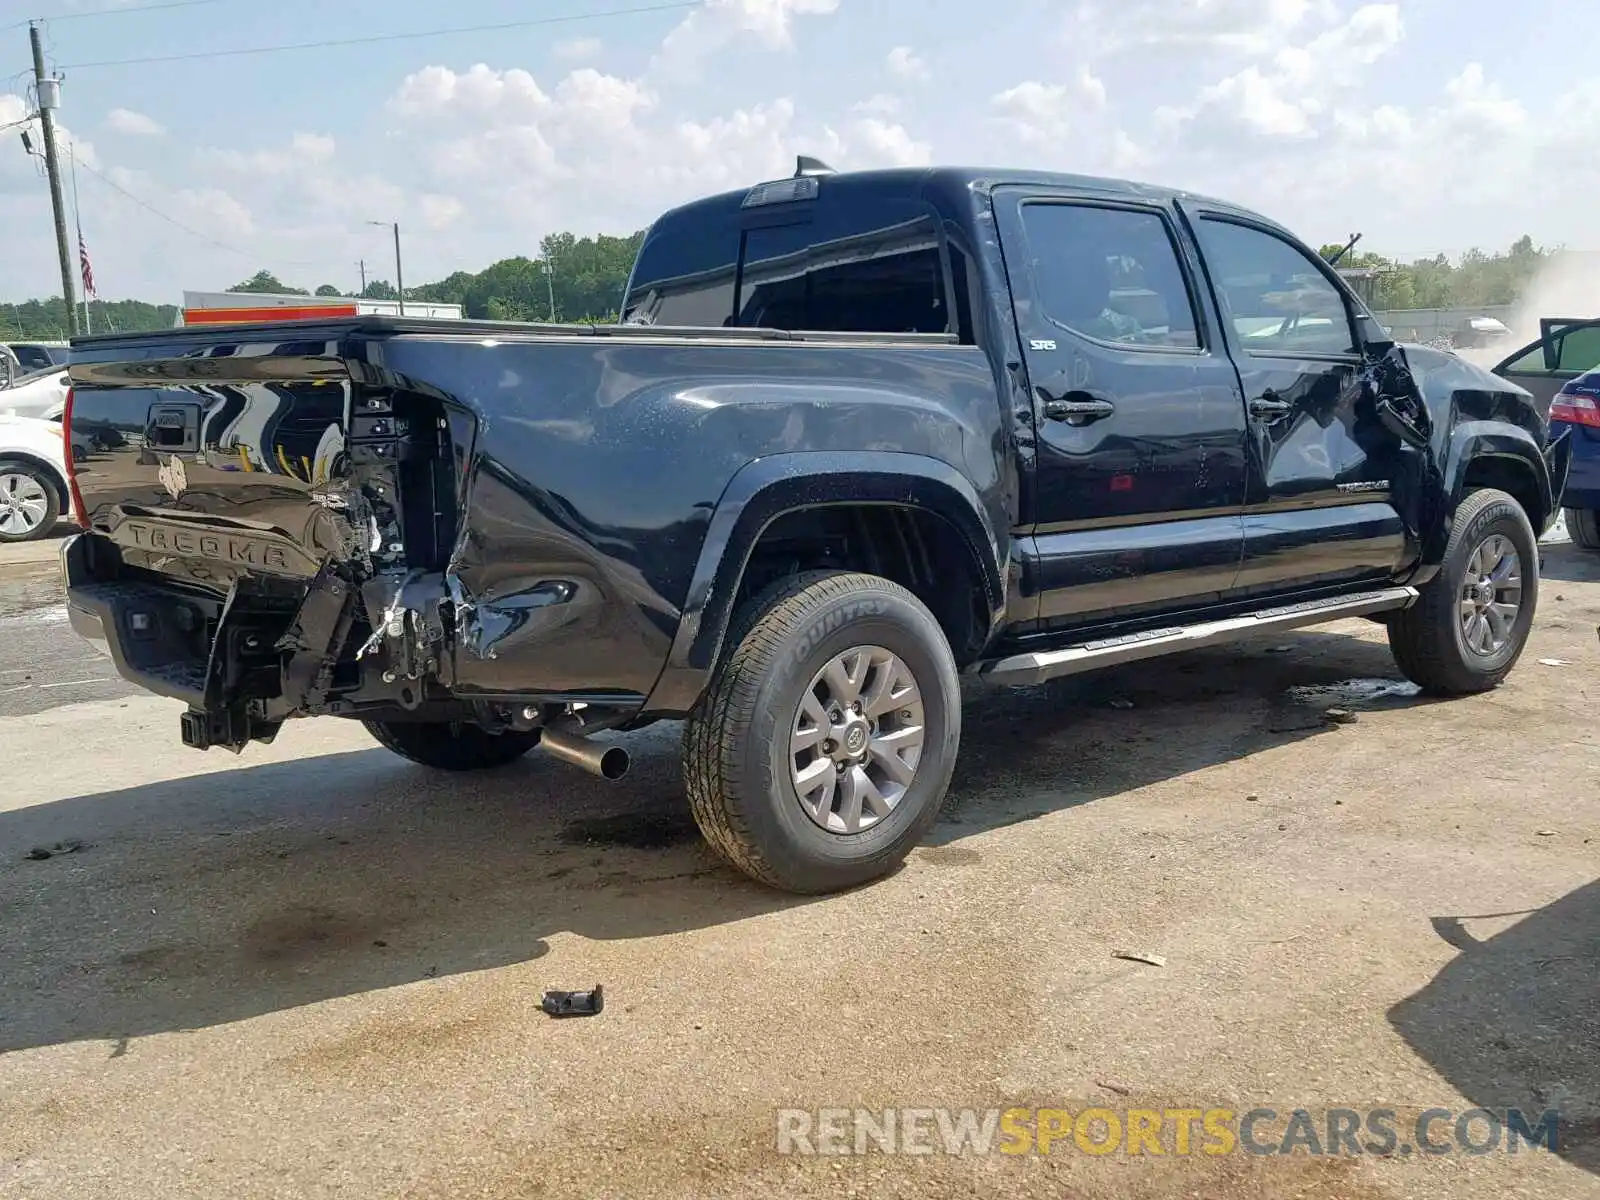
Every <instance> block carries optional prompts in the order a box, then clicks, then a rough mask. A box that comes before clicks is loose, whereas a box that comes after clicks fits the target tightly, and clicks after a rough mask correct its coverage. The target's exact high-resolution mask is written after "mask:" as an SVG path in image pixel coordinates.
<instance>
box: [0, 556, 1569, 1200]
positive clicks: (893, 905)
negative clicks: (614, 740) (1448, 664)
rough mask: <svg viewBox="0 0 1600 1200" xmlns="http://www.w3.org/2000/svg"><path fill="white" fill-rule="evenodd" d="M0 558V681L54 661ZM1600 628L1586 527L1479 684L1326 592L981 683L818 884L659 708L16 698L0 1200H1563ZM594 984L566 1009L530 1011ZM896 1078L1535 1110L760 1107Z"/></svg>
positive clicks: (1178, 1103) (1034, 1098) (1043, 1102)
mask: <svg viewBox="0 0 1600 1200" xmlns="http://www.w3.org/2000/svg"><path fill="white" fill-rule="evenodd" d="M7 571H8V573H7V574H6V575H5V576H4V582H0V613H3V612H4V611H5V609H4V605H5V604H6V603H10V604H11V605H12V611H11V615H10V617H9V618H4V617H0V620H6V621H8V623H6V624H4V625H3V627H0V647H3V648H4V653H6V654H8V655H10V656H11V657H10V658H9V659H7V660H6V661H5V662H4V663H0V668H3V669H13V668H15V667H17V666H18V665H19V663H20V664H23V665H28V664H36V665H39V666H40V667H41V668H42V669H43V670H46V671H49V670H55V671H56V673H57V674H58V675H62V673H63V672H65V671H67V670H72V669H77V667H78V666H79V665H80V664H77V663H67V664H65V665H57V661H56V660H57V659H58V658H59V657H60V656H61V655H65V654H68V653H73V654H76V653H80V651H79V650H78V649H77V648H76V646H72V648H71V649H70V650H69V645H70V643H68V642H66V641H62V642H60V643H59V644H58V643H56V642H51V641H49V639H50V638H52V637H55V636H57V635H58V634H63V635H64V632H65V631H64V630H61V629H60V623H59V621H55V620H53V619H52V618H50V617H49V616H47V615H41V613H44V612H48V609H45V610H41V609H39V608H37V606H36V605H35V604H34V601H33V600H31V599H26V600H25V599H24V598H23V597H22V593H21V590H20V589H22V588H24V587H33V586H36V585H35V584H29V583H26V582H25V581H24V582H18V576H17V574H16V573H15V572H13V571H11V570H10V569H9V568H8V569H7ZM30 595H31V593H30ZM7 596H9V597H10V599H9V600H7V599H6V597H7ZM44 603H46V604H52V603H53V599H52V598H50V597H46V599H45V601H44ZM18 610H21V611H18ZM1597 625H1600V558H1596V557H1594V556H1583V555H1581V554H1579V553H1578V552H1576V551H1574V550H1573V549H1572V548H1571V547H1570V546H1564V545H1556V546H1552V547H1550V548H1549V551H1548V558H1547V563H1546V571H1545V584H1544V594H1543V602H1542V604H1541V611H1540V617H1539V621H1538V625H1537V628H1536V632H1535V636H1534V640H1533V644H1532V645H1531V647H1530V649H1529V650H1528V652H1527V654H1526V656H1525V657H1524V659H1523V660H1522V663H1521V664H1520V665H1519V667H1518V668H1517V670H1516V672H1515V673H1514V674H1513V675H1512V677H1511V679H1510V681H1509V682H1508V683H1507V684H1506V685H1505V686H1504V687H1502V688H1501V689H1499V690H1497V691H1496V692H1494V693H1491V694H1489V695H1485V696H1480V697H1475V698H1472V699H1468V700H1460V701H1454V702H1449V703H1434V702H1427V701H1424V700H1422V699H1419V698H1418V697H1416V696H1414V695H1411V694H1409V689H1407V688H1405V687H1404V686H1399V685H1398V684H1399V681H1398V676H1397V673H1396V671H1395V669H1394V666H1393V662H1392V660H1391V659H1390V657H1389V654H1388V652H1387V649H1386V647H1385V645H1384V643H1383V640H1382V630H1381V629H1380V628H1379V627H1377V626H1376V625H1373V624H1371V623H1368V622H1362V621H1356V622H1347V623H1344V624H1341V625H1336V626H1330V627H1327V628H1324V629H1319V630H1315V631H1309V632H1305V633H1301V634H1298V635H1291V636H1288V637H1283V638H1280V639H1277V640H1276V641H1274V642H1262V643H1253V644H1249V645H1247V646H1245V647H1242V648H1236V649H1233V650H1227V651H1207V652H1197V653H1194V654H1191V655H1187V656H1184V657H1181V658H1174V659H1171V660H1167V661H1163V662H1158V663H1155V664H1146V665H1142V666H1138V667H1134V668H1128V669H1122V670H1117V671H1113V672H1108V673H1105V674H1102V675H1098V676H1093V677H1088V678H1083V679H1078V680H1064V681H1059V682H1057V683H1054V684H1050V685H1046V686H1043V687H1039V688H1032V689H996V688H993V687H986V686H980V687H973V688H970V689H969V690H968V697H967V708H966V729H965V735H964V740H963V756H962V761H961V765H960V769H959V774H958V778H957V781H956V783H955V786H954V789H953V792H952V796H951V801H950V806H949V810H948V812H947V814H946V817H945V819H944V821H943V822H942V823H941V824H940V825H939V826H938V827H937V828H936V830H935V831H934V834H933V836H932V837H931V838H930V840H929V842H928V844H927V845H925V846H923V847H922V848H920V849H919V850H917V851H916V852H915V853H913V855H912V856H911V859H910V861H909V862H908V864H907V865H906V867H905V868H904V869H903V870H902V871H900V872H899V873H898V874H896V875H895V876H894V877H892V878H890V879H888V880H885V881H883V882H882V883H880V884H878V885H876V886H873V887H869V888H866V889H863V890H861V891H858V892H855V893H851V894H848V895H842V896H835V897H830V898H826V899H820V900H800V899H796V898H793V897H786V896H781V895H777V894H774V893H771V892H768V891H764V890H762V889H761V888H759V887H756V886H755V885H752V884H748V883H746V882H745V881H744V880H743V879H742V878H740V877H739V876H737V875H735V874H734V873H732V872H731V871H730V870H728V869H726V868H724V867H722V866H720V865H719V864H718V863H717V862H716V861H715V860H714V859H713V858H711V857H710V855H709V854H708V852H707V851H706V850H705V849H704V848H703V847H702V845H701V844H700V842H699V841H698V839H697V838H696V836H695V834H694V831H693V828H692V826H691V824H690V823H689V820H688V817H687V814H686V812H685V808H684V803H683V799H682V789H681V784H680V782H679V778H678V772H677V766H676V762H675V758H676V745H677V737H678V729H677V727H676V726H667V725H663V726H657V727H654V728H652V729H650V730H646V731H642V732H640V733H638V734H633V735H629V736H628V737H627V738H626V740H627V742H628V744H629V745H630V747H631V749H632V750H633V751H634V753H635V756H636V757H635V768H634V771H633V773H632V774H631V775H629V777H628V778H627V779H626V780H624V781H623V782H621V783H619V784H604V783H601V782H599V781H596V780H593V779H591V778H589V777H588V776H586V775H582V774H580V773H577V772H575V771H573V770H572V769H570V768H566V767H563V766H562V765H560V764H558V763H555V762H552V761H544V760H541V759H539V758H537V757H530V758H529V759H527V760H525V761H523V762H521V763H518V764H515V765H514V766H511V767H508V768H506V769H503V770H500V771H495V772H492V773H488V774H485V775H481V776H476V777H472V778H465V779H463V778H441V777H439V776H436V775H432V774H430V773H428V772H426V771H423V770H422V769H420V768H416V767H412V766H410V765H408V764H406V763H404V762H402V761H400V760H398V759H396V758H394V757H392V756H390V755H388V754H387V753H386V752H384V751H381V750H379V749H377V748H376V747H375V746H374V745H373V743H371V742H370V740H368V739H367V738H366V735H365V734H364V733H363V731H362V730H361V729H360V728H359V727H358V726H353V725H349V724H346V723H343V722H340V721H336V720H323V721H315V722H306V723H303V724H299V725H294V726H291V727H289V728H287V729H286V730H285V731H284V732H283V734H282V735H281V736H280V738H279V739H278V741H277V742H276V743H275V744H273V745H272V746H269V747H254V748H252V749H251V750H249V751H248V752H247V753H245V754H244V755H243V756H242V757H237V758H236V757H233V756H231V755H227V754H225V753H223V752H221V751H212V752H210V753H209V754H207V755H198V754H195V753H194V752H192V751H189V750H185V749H183V748H182V747H181V746H180V745H179V744H178V739H177V715H178V714H177V708H176V706H175V705H173V704H171V703H169V702H166V701H162V700H159V699H155V698H152V697H149V696H145V695H142V694H127V693H125V692H124V691H121V690H115V691H113V692H112V693H111V694H109V695H107V696H105V697H104V698H99V699H88V700H81V699H79V698H76V697H74V696H72V695H71V694H70V693H69V692H68V689H65V688H63V689H59V691H60V692H61V693H63V694H64V697H63V701H64V702H58V699H57V698H56V697H47V698H46V699H44V700H40V699H39V698H38V694H37V693H34V694H33V695H32V696H31V698H29V699H28V701H27V703H26V704H24V705H23V706H21V707H13V708H10V709H0V763H4V764H5V781H6V792H5V796H4V798H3V800H0V964H3V969H0V1195H3V1196H13V1195H15V1196H29V1197H32V1196H39V1197H51V1198H52V1200H58V1198H64V1197H75V1196H106V1197H117V1198H118V1200H137V1198H140V1197H147V1196H148V1197H158V1196H159V1197H163V1198H170V1197H186V1196H197V1197H198V1196H205V1197H213V1196H218V1195H227V1196H230V1197H256V1196H261V1197H266V1196H301V1195H305V1196H359V1197H373V1196H407V1197H455V1196H469V1195H470V1196H482V1197H512V1196H544V1195H552V1196H555V1195H560V1196H586V1197H611V1196H615V1197H723V1196H726V1197H750V1196H762V1195H795V1196H839V1195H861V1196H907V1197H919V1198H921V1197H944V1196H974V1195H977V1196H996V1197H999V1196H1005V1197H1031V1196H1039V1197H1052V1198H1061V1197H1079V1198H1082V1200H1100V1198H1113V1197H1116V1198H1122V1197H1190V1196H1203V1197H1229V1198H1232V1197H1246V1198H1249V1197H1262V1198H1267V1197H1273V1198H1278V1197H1282V1198H1288V1197H1297V1198H1302V1200H1365V1198H1368V1197H1393V1198H1395V1200H1399V1198H1401V1197H1431V1196H1450V1197H1484V1198H1485V1200H1490V1198H1492V1200H1503V1198H1506V1197H1539V1198H1541V1200H1543V1198H1547V1197H1580V1196H1595V1195H1600V1179H1597V1178H1596V1176H1597V1174H1600V881H1597V878H1596V877H1597V874H1600V871H1597V869H1596V864H1597V862H1600V853H1597V851H1600V789H1597V788H1596V786H1595V781H1596V780H1597V779H1600V738H1597V736H1596V732H1595V721H1594V714H1595V700H1596V690H1597V682H1600V680H1597V675H1596V671H1595V664H1596V661H1597V653H1596V652H1597V649H1600V645H1597V641H1596V629H1597ZM1541 659H1546V660H1554V662H1555V663H1556V664H1557V665H1545V664H1544V663H1541V661H1540V660H1541ZM62 662H63V663H65V660H62ZM26 673H29V674H33V672H32V671H31V670H28V671H27V672H26ZM106 673H107V674H109V672H106ZM63 677H64V676H63ZM7 678H8V677H7V676H3V675H0V693H3V692H4V690H5V688H6V686H7V683H6V680H7ZM53 681H54V679H39V680H36V679H30V680H29V681H28V682H29V683H35V682H53ZM108 686H110V687H112V688H113V689H116V688H120V685H119V684H116V683H115V682H113V683H111V684H110V685H108ZM4 700H5V697H4V696H0V703H3V702H4ZM1113 701H1115V702H1117V703H1115V704H1113ZM1127 705H1131V707H1128V706H1127ZM1329 706H1338V707H1342V708H1344V709H1348V710H1350V711H1352V712H1353V713H1354V714H1355V717H1356V719H1355V721H1354V723H1352V724H1333V723H1330V722H1328V721H1327V720H1326V719H1325V718H1324V717H1323V712H1324V710H1325V709H1326V708H1328V707H1329ZM75 842H81V846H78V847H77V848H75V849H73V848H72V847H73V844H74V843H75ZM52 846H61V847H63V848H66V849H69V850H70V852H68V853H58V854H54V855H52V856H51V857H49V858H47V859H43V860H33V859H30V858H28V857H27V855H28V853H29V852H30V851H31V850H33V849H34V848H36V847H43V848H49V847H52ZM1128 949H1132V950H1135V951H1138V952H1141V953H1145V954H1154V955H1157V956H1159V957H1160V959H1161V961H1163V962H1164V965H1161V966H1154V965H1150V964H1148V963H1140V962H1133V961H1127V960H1124V959H1119V958H1116V957H1114V956H1113V955H1114V952H1116V951H1119V950H1128ZM597 981H599V982H603V983H604V984H605V986H606V995H607V1006H606V1009H605V1012H604V1013H602V1014H601V1015H600V1016H598V1017H595V1018H592V1019H582V1020H568V1021H554V1020H551V1019H549V1018H547V1017H546V1016H544V1015H543V1014H542V1013H540V1012H539V1010H538V1005H539V998H540V995H541V992H542V991H543V990H544V989H545V988H551V987H555V988H587V987H590V986H592V985H593V984H594V983H595V982H597ZM888 1105H896V1106H950V1107H977V1108H990V1107H1005V1106H1010V1105H1023V1106H1051V1107H1056V1106H1059V1107H1062V1108H1066V1109H1069V1110H1071V1111H1073V1112H1077V1111H1078V1110H1080V1109H1083V1108H1085V1107H1089V1106H1106V1107H1111V1108H1113V1109H1118V1110H1121V1109H1126V1108H1130V1107H1153V1108H1158V1109H1161V1108H1168V1109H1170V1108H1184V1107H1193V1108H1200V1109H1204V1108H1209V1107H1212V1106H1223V1107H1228V1108H1231V1109H1235V1110H1239V1111H1243V1110H1245V1109H1249V1108H1253V1107H1273V1108H1276V1109H1279V1110H1284V1111H1287V1110H1289V1109H1293V1108H1295V1107H1306V1108H1311V1109H1315V1110H1319V1111H1320V1110H1321V1109H1324V1108H1327V1107H1333V1106H1338V1107H1348V1108H1352V1109H1356V1110H1361V1111H1365V1110H1368V1109H1371V1108H1374V1107H1387V1108H1391V1109H1394V1110H1396V1111H1397V1113H1398V1114H1399V1115H1400V1119H1401V1125H1402V1127H1404V1124H1405V1122H1406V1121H1407V1120H1409V1119H1411V1118H1413V1117H1414V1116H1415V1114H1416V1113H1417V1112H1419V1111H1420V1110H1422V1109H1426V1108H1428V1107H1431V1106H1438V1107H1442V1108H1447V1109H1451V1110H1454V1111H1460V1110H1465V1109H1469V1108H1472V1107H1474V1106H1483V1107H1489V1108H1495V1109H1504V1108H1506V1107H1521V1108H1524V1109H1529V1110H1540V1109H1543V1108H1545V1107H1558V1108H1560V1109H1561V1110H1562V1111H1563V1113H1564V1114H1565V1119H1566V1120H1567V1122H1568V1124H1567V1125H1566V1126H1564V1127H1563V1130H1562V1140H1561V1142H1560V1145H1559V1153H1557V1154H1555V1155H1552V1154H1549V1153H1546V1152H1544V1151H1537V1152H1530V1151H1528V1150H1527V1149H1526V1148H1524V1150H1523V1151H1522V1152H1521V1153H1520V1154H1517V1155H1508V1154H1490V1155H1483V1156H1472V1155H1464V1154H1460V1153H1453V1154H1448V1155H1443V1156H1439V1157H1434V1156H1425V1155H1421V1154H1413V1155H1410V1156H1407V1155H1403V1154H1400V1153H1396V1154H1393V1155H1390V1156H1381V1157H1380V1156H1373V1155H1370V1154H1368V1155H1362V1156H1360V1157H1348V1156H1346V1157H1333V1156H1323V1157H1313V1156H1308V1155H1306V1154H1304V1153H1297V1154H1295V1155H1292V1156H1289V1157H1281V1156H1269V1157H1256V1156H1250V1155H1242V1154H1232V1155H1225V1156H1215V1157H1213V1156H1207V1155H1189V1156H1178V1155H1174V1154H1170V1153H1169V1154H1166V1155H1163V1156H1160V1157H1157V1156H1152V1155H1148V1154H1146V1155H1141V1156H1129V1155H1124V1154H1121V1153H1118V1154H1113V1155H1109V1156H1106V1157H1093V1156H1090V1155H1087V1154H1084V1153H1081V1152H1078V1151H1076V1150H1074V1149H1073V1148H1072V1147H1071V1146H1070V1144H1065V1145H1064V1146H1062V1147H1058V1150H1057V1152H1056V1153H1053V1154H1051V1155H1049V1156H1041V1155H1028V1156H1023V1157H1017V1158H1012V1157H1007V1156H1003V1155H999V1154H990V1155H977V1156H975V1155H972V1154H968V1155H966V1156H963V1157H951V1156H947V1155H943V1154H936V1155H932V1156H909V1155H900V1156H894V1157H890V1156H885V1155H881V1154H868V1155H865V1156H861V1157H856V1156H849V1157H842V1158H840V1157H826V1156H784V1155H780V1154H778V1153H777V1151H776V1140H775V1129H776V1125H775V1120H776V1118H775V1110H777V1109H779V1108H784V1107H800V1108H808V1109H809V1108H815V1107H818V1106H843V1107H856V1106H870V1107H874V1108H881V1107H883V1106H888ZM1280 1128H1281V1126H1280ZM1440 1128H1441V1129H1444V1128H1447V1126H1441V1127H1440ZM1273 1136H1276V1135H1273ZM1169 1144H1170V1143H1169Z"/></svg>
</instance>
